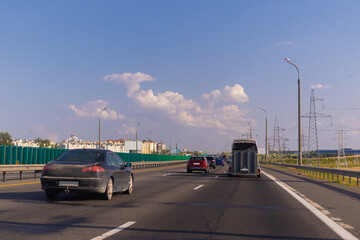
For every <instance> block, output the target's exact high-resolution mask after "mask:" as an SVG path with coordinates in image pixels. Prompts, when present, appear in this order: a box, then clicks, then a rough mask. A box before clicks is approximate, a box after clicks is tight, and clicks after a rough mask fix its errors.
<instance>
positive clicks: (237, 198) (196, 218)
mask: <svg viewBox="0 0 360 240" xmlns="http://www.w3.org/2000/svg"><path fill="white" fill-rule="evenodd" d="M263 170H264V171H265V172H266V173H267V174H268V175H271V176H274V177H276V178H278V179H280V180H282V179H284V182H285V183H286V184H288V185H289V186H292V187H293V188H294V189H295V190H297V191H298V193H299V194H303V195H304V197H307V201H310V202H311V201H312V202H311V203H312V204H313V205H314V206H316V203H318V202H321V204H320V205H321V206H320V207H323V208H324V209H323V210H324V211H323V212H325V210H326V211H329V212H330V213H329V214H328V216H329V217H333V218H334V217H335V216H337V217H338V219H340V220H341V221H340V220H339V221H338V222H339V223H341V224H343V227H344V226H345V229H346V230H347V231H349V233H351V234H352V235H353V236H355V237H357V238H359V237H360V234H359V231H360V226H359V225H360V218H359V216H360V214H359V211H360V210H359V209H360V201H359V196H360V193H359V191H357V192H356V191H353V192H351V191H349V192H347V191H348V189H342V191H339V190H336V189H334V188H331V187H329V188H326V187H324V186H322V183H319V182H314V181H313V180H311V179H306V178H302V176H297V175H295V174H289V173H287V172H284V171H282V170H276V169H275V170H273V169H268V168H265V167H264V168H263ZM224 171H225V167H222V166H217V168H216V169H215V170H212V171H211V172H210V173H209V174H204V173H202V172H193V173H186V167H185V165H181V166H177V167H164V168H156V169H143V170H137V171H135V188H134V193H133V194H132V195H126V194H116V195H115V196H114V197H113V199H112V200H110V201H106V200H101V198H99V197H98V196H94V195H78V194H63V195H61V196H60V199H59V200H57V201H54V202H49V201H47V199H46V197H45V194H44V192H43V191H42V190H41V188H40V183H39V181H38V180H35V179H25V180H23V181H16V180H11V181H7V182H5V183H0V239H22V240H25V239H54V240H55V239H67V240H70V239H76V240H82V239H105V238H106V239H164V240H165V239H341V237H340V236H339V235H338V234H336V233H335V232H334V231H333V230H331V229H330V228H329V226H327V225H326V224H325V223H324V222H323V221H321V220H320V219H319V218H318V217H316V216H315V215H314V214H313V213H312V212H311V211H309V210H308V209H307V208H306V207H305V206H304V205H302V204H300V202H299V201H298V200H296V199H295V198H294V197H293V196H291V195H290V194H289V193H288V192H286V191H285V190H284V189H282V188H281V187H280V186H279V185H278V184H277V183H275V182H274V181H273V180H272V179H270V178H269V177H267V176H265V175H262V177H261V178H256V177H254V178H252V177H251V178H250V177H248V178H234V177H232V178H229V177H227V175H226V174H225V173H224ZM335 188H336V187H335ZM346 193H348V194H346ZM338 201H346V202H343V203H342V204H343V205H341V203H339V202H338ZM344 205H345V206H347V207H348V208H346V207H343V208H341V206H344ZM320 207H319V208H320ZM327 207H330V209H327ZM350 208H357V209H353V211H351V209H350ZM325 213H326V212H325ZM340 216H341V218H340Z"/></svg>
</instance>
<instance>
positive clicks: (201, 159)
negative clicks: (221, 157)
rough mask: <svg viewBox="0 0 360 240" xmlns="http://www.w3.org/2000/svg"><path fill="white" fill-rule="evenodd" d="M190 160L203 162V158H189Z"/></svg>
mask: <svg viewBox="0 0 360 240" xmlns="http://www.w3.org/2000/svg"><path fill="white" fill-rule="evenodd" d="M190 160H200V161H203V160H204V157H191V158H190Z"/></svg>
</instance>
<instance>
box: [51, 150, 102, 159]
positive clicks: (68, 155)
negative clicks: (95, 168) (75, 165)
mask: <svg viewBox="0 0 360 240" xmlns="http://www.w3.org/2000/svg"><path fill="white" fill-rule="evenodd" d="M103 159H104V152H103V151H96V150H95V151H89V150H87V151H84V150H75V151H73V150H72V151H67V152H65V153H64V154H62V155H60V156H59V157H58V158H57V159H55V161H62V162H102V161H103Z"/></svg>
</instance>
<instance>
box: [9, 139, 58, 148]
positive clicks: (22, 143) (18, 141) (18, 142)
mask: <svg viewBox="0 0 360 240" xmlns="http://www.w3.org/2000/svg"><path fill="white" fill-rule="evenodd" d="M12 143H13V144H14V146H18V147H39V144H38V143H36V142H35V140H24V139H15V140H13V141H12ZM55 145H56V143H55V142H53V141H50V147H54V146H55Z"/></svg>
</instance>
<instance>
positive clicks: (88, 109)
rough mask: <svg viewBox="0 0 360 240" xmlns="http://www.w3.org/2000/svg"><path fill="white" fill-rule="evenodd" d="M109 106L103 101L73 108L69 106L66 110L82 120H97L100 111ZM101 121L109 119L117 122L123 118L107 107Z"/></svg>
mask: <svg viewBox="0 0 360 240" xmlns="http://www.w3.org/2000/svg"><path fill="white" fill-rule="evenodd" d="M107 106H109V103H108V102H107V101H104V100H101V99H99V100H95V101H91V102H87V103H85V104H81V105H79V106H75V105H73V104H71V105H69V106H68V108H69V109H71V110H72V111H74V112H75V115H76V116H78V117H82V118H98V117H99V116H100V115H99V114H100V112H101V110H103V109H104V108H105V107H107ZM101 118H102V119H111V120H118V119H124V118H125V117H124V116H123V115H121V114H119V113H117V112H116V111H115V110H112V109H110V108H109V107H108V109H107V110H105V111H103V112H102V113H101Z"/></svg>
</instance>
